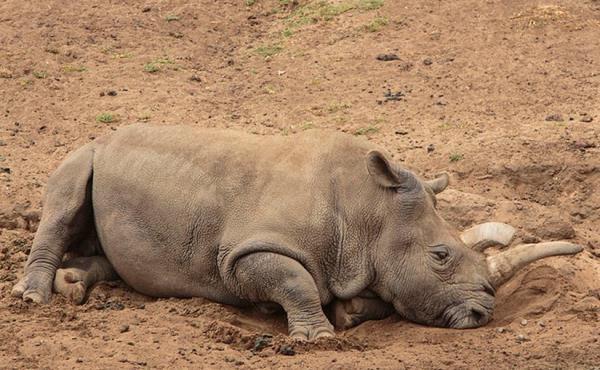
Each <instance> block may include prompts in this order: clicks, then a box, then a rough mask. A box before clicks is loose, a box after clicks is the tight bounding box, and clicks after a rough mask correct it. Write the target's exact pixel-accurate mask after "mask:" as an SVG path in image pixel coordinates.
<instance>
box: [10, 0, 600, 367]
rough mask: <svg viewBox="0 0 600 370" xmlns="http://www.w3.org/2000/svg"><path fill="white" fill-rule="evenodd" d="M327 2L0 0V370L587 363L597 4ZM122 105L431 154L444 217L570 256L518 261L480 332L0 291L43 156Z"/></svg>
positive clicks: (595, 363) (82, 138) (99, 295)
mask: <svg viewBox="0 0 600 370" xmlns="http://www.w3.org/2000/svg"><path fill="white" fill-rule="evenodd" d="M251 3H253V4H252V5H247V4H251ZM284 3H289V4H288V5H284ZM331 3H332V4H333V7H327V6H325V5H319V4H323V3H318V2H308V1H298V2H292V1H290V2H284V1H271V0H256V1H242V0H239V1H227V0H226V1H218V2H216V1H197V2H186V1H175V0H164V1H155V0H150V1H146V2H143V3H139V2H134V1H121V2H105V1H88V0H86V1H78V2H65V1H48V0H44V1H38V2H24V1H17V0H7V1H4V2H2V3H0V86H1V88H0V108H1V111H0V368H7V369H9V368H23V369H31V368H52V369H58V368H84V367H85V368H99V369H105V368H111V369H112V368H144V367H146V368H209V369H213V368H221V369H228V368H240V369H259V368H260V369H262V368H283V367H286V368H287V367H290V368H331V369H353V368H371V369H377V368H379V369H399V368H400V369H402V368H453V369H463V368H464V369H467V368H469V369H470V368H490V369H491V368H494V369H497V368H524V369H540V368H560V369H597V368H598V367H599V366H600V343H599V338H600V324H599V319H600V317H599V315H600V231H599V227H598V226H600V185H599V184H600V148H599V146H600V140H599V135H600V126H599V124H600V95H599V94H598V92H599V91H600V37H599V35H600V3H599V2H598V1H596V0H586V1H574V0H562V1H546V2H539V1H485V2H481V1H474V0H458V1H452V2H440V1H412V2H395V1H391V0H385V2H383V6H381V7H379V5H380V2H379V1H358V0H357V1H354V0H339V1H333V2H331ZM342 9H346V11H343V12H342V11H341V10H342ZM380 55H395V56H396V57H397V58H398V59H396V58H384V59H386V61H385V62H384V61H382V60H378V56H380ZM379 59H381V58H379ZM387 59H390V60H387ZM134 122H151V123H164V124H181V123H183V124H188V125H195V126H202V127H229V128H232V129H236V130H243V131H247V132H251V133H255V134H257V135H290V134H293V133H294V132H298V131H302V130H310V129H314V128H327V129H331V130H340V131H344V132H348V133H350V134H354V135H364V136H366V137H368V138H369V139H370V140H373V141H374V142H377V143H380V144H382V145H384V146H385V147H386V148H387V149H389V151H390V152H392V153H393V154H394V156H395V158H396V159H397V160H399V161H402V162H403V163H404V164H405V165H406V166H407V167H409V168H411V169H414V170H415V171H417V172H419V173H420V174H423V175H425V176H432V175H434V174H436V173H438V172H441V171H448V172H449V173H450V174H451V179H452V185H451V189H450V190H448V191H447V192H445V193H444V194H443V196H442V199H441V200H440V208H441V210H442V212H443V214H444V215H445V217H446V218H447V219H448V220H449V221H451V222H452V223H453V224H455V225H456V226H458V227H460V228H465V227H469V226H470V225H472V224H474V223H477V222H481V221H488V220H496V221H503V222H508V223H510V224H512V225H514V226H515V227H517V228H518V229H519V232H518V239H519V240H522V241H530V242H531V241H539V240H548V239H563V238H564V239H569V240H571V241H574V242H577V243H580V244H581V245H583V246H584V247H585V251H584V252H583V253H581V254H579V255H578V256H576V257H574V258H552V259H547V260H544V261H540V262H537V263H535V264H534V265H532V266H530V267H529V268H527V269H526V270H524V271H522V272H521V273H520V274H518V275H517V276H516V277H515V278H514V279H513V280H511V281H510V282H509V283H508V284H507V285H506V286H504V287H503V288H502V289H501V290H500V291H499V292H498V300H497V307H496V311H495V315H494V318H493V321H492V322H490V323H489V324H488V325H487V326H485V327H482V328H478V329H473V330H450V329H439V328H428V327H423V326H420V325H416V324H412V323H409V322H406V321H403V320H402V319H401V318H400V317H397V316H393V317H390V318H388V319H386V320H382V321H377V322H368V323H365V324H363V325H360V326H358V327H357V328H354V329H351V330H348V331H346V332H340V333H338V336H337V337H336V338H334V339H329V340H320V341H317V342H315V343H296V342H294V341H291V340H290V339H289V338H287V337H286V336H285V317H284V316H283V315H274V316H267V315H263V314H261V313H259V312H255V311H254V310H241V309H236V308H233V307H228V306H224V305H220V304H216V303H212V302H209V301H206V300H203V299H199V298H198V299H154V298H149V297H146V296H143V295H141V294H138V293H136V292H134V291H132V290H131V289H129V288H128V287H127V286H125V285H124V284H122V283H116V284H99V285H98V286H97V287H95V288H94V289H93V291H92V292H91V294H90V297H89V300H88V302H87V303H86V304H84V305H82V306H72V305H70V304H68V303H67V302H66V301H65V300H64V299H63V298H61V297H54V298H53V300H52V302H51V304H50V305H47V306H35V305H30V304H26V303H23V302H21V301H18V300H15V299H12V298H10V297H9V292H10V289H11V287H12V285H13V284H14V282H15V281H16V279H17V277H18V276H19V274H21V272H22V265H23V263H24V261H25V259H26V256H27V253H28V251H29V248H30V246H31V242H32V239H33V233H34V231H35V229H36V227H37V224H38V222H39V217H40V214H41V213H40V212H41V209H42V207H41V197H42V193H43V188H44V185H45V183H46V181H47V178H48V175H49V174H50V172H51V171H52V170H53V169H54V168H55V167H56V166H57V165H58V163H59V162H60V161H61V160H62V159H63V158H64V157H65V155H66V154H67V153H69V152H70V151H72V150H74V149H76V148H77V147H79V146H81V145H82V144H84V143H86V142H89V141H90V140H93V139H94V138H96V137H98V136H100V135H102V134H103V133H106V132H109V131H111V130H114V129H116V128H117V127H119V126H122V125H126V124H130V123H134ZM123 328H127V329H126V330H123Z"/></svg>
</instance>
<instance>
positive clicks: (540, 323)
mask: <svg viewBox="0 0 600 370" xmlns="http://www.w3.org/2000/svg"><path fill="white" fill-rule="evenodd" d="M538 325H539V326H541V327H542V328H545V327H546V322H545V321H544V320H540V321H539V322H538Z"/></svg>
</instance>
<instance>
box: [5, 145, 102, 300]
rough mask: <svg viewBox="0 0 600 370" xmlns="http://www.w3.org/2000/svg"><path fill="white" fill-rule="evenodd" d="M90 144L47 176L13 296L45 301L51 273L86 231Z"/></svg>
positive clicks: (48, 291)
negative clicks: (41, 206)
mask: <svg viewBox="0 0 600 370" xmlns="http://www.w3.org/2000/svg"><path fill="white" fill-rule="evenodd" d="M91 145H92V144H88V145H86V146H84V147H82V148H81V149H79V150H77V151H75V152H74V153H73V154H71V155H70V156H69V157H68V158H67V159H66V160H65V161H64V162H63V163H62V164H61V165H60V167H58V169H57V170H56V171H55V172H54V173H53V174H52V176H50V179H49V180H48V185H47V188H46V197H45V202H44V212H43V214H42V220H41V222H40V226H39V227H38V230H37V232H36V234H35V238H34V240H33V246H32V247H31V253H30V254H29V258H28V259H27V264H26V265H25V275H24V276H23V277H22V278H21V279H20V280H19V282H18V283H17V284H16V285H15V286H14V287H13V290H12V295H13V296H14V297H20V298H23V300H25V301H33V302H36V303H46V302H48V300H49V299H50V296H51V295H52V282H53V281H54V274H55V273H56V269H57V268H58V267H59V266H60V264H61V262H62V259H63V256H64V254H65V252H66V251H67V249H68V248H69V246H71V245H73V244H74V243H76V242H78V241H79V240H81V239H82V238H83V237H84V236H85V234H86V233H89V228H90V227H91V225H92V222H91V218H92V205H91V183H92V160H93V155H94V152H93V147H92V146H91Z"/></svg>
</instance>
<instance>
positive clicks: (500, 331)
mask: <svg viewBox="0 0 600 370" xmlns="http://www.w3.org/2000/svg"><path fill="white" fill-rule="evenodd" d="M496 331H497V332H498V333H500V334H502V333H504V332H505V331H506V329H504V328H497V329H496Z"/></svg>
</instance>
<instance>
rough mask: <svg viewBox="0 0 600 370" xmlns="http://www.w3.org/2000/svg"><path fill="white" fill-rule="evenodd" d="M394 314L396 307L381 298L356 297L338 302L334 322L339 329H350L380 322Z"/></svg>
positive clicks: (335, 302)
mask: <svg viewBox="0 0 600 370" xmlns="http://www.w3.org/2000/svg"><path fill="white" fill-rule="evenodd" d="M392 313H394V307H393V306H392V305H391V304H389V303H386V302H384V301H382V300H381V299H379V298H363V297H354V298H352V299H349V300H336V301H334V302H333V305H332V313H331V314H332V316H333V317H332V321H333V323H334V324H335V327H336V328H337V329H350V328H352V327H355V326H357V325H359V324H362V323H363V322H365V321H368V320H380V319H383V318H385V317H387V316H389V315H391V314H392Z"/></svg>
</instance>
